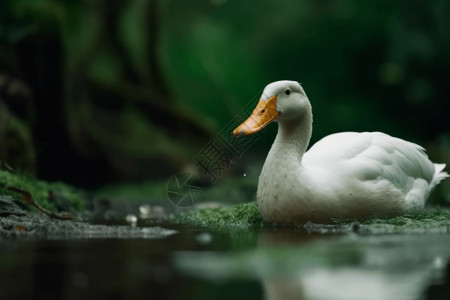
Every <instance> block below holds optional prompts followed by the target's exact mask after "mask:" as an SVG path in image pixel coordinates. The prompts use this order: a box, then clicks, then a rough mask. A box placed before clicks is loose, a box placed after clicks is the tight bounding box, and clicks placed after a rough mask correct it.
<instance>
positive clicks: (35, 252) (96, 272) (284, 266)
mask: <svg viewBox="0 0 450 300" xmlns="http://www.w3.org/2000/svg"><path fill="white" fill-rule="evenodd" d="M99 222H103V223H105V222H106V221H99ZM108 225H109V226H117V225H121V226H127V223H126V222H125V221H122V220H121V221H111V220H109V221H108ZM135 225H136V227H132V226H130V225H128V227H129V228H134V229H130V230H129V231H123V230H118V231H120V232H121V235H119V236H117V235H105V236H98V235H95V234H94V235H92V234H88V230H86V235H85V236H83V235H79V234H77V235H75V236H67V235H66V236H47V237H45V236H40V237H39V238H32V237H29V236H21V237H19V238H17V237H10V238H6V237H3V239H2V240H1V243H0V299H263V298H266V299H436V297H437V296H436V295H444V296H447V295H450V290H449V286H450V284H449V283H448V282H447V283H445V282H446V280H447V281H448V278H447V279H446V277H445V276H448V275H449V274H447V275H446V272H448V271H446V268H448V262H449V258H450V235H448V234H441V233H439V234H383V235H374V234H356V233H346V234H321V233H317V232H312V233H311V231H307V230H305V229H303V228H270V229H264V230H248V229H245V230H244V229H242V230H206V229H204V228H197V227H192V226H183V225H175V224H168V223H164V224H162V223H161V224H157V225H159V226H161V227H162V228H163V229H158V230H157V231H155V230H154V229H153V227H154V226H155V224H154V222H153V221H152V220H148V219H147V220H142V219H140V220H139V222H137V224H135ZM128 227H127V228H128ZM121 228H122V227H121ZM143 229H147V231H148V232H151V234H136V233H135V231H133V230H143ZM116 231H117V230H115V231H114V232H116ZM127 232H128V233H127ZM133 232H134V233H133ZM144 232H146V231H145V230H144ZM436 291H437V292H436ZM433 292H434V293H435V294H433V297H432V298H430V297H431V296H430V297H429V298H427V297H428V296H427V295H428V294H430V293H433ZM436 293H437V294H436ZM442 299H447V298H442Z"/></svg>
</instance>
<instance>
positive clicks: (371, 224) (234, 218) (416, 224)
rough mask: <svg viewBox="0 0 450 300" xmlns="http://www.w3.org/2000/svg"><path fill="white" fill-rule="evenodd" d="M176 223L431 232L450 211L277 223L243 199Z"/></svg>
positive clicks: (445, 222)
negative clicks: (288, 223)
mask: <svg viewBox="0 0 450 300" xmlns="http://www.w3.org/2000/svg"><path fill="white" fill-rule="evenodd" d="M172 219H173V220H175V222H177V223H182V224H191V225H194V226H201V227H206V228H211V229H220V230H222V229H256V228H273V227H292V228H298V227H305V228H306V229H307V230H308V231H310V232H319V233H346V232H352V231H356V232H360V233H363V234H364V233H371V234H386V233H427V232H428V233H430V232H446V231H448V230H449V227H450V211H449V210H446V209H439V208H438V209H434V210H429V211H425V212H424V213H422V214H417V215H405V216H399V217H394V218H376V217H373V218H369V219H367V220H364V221H361V222H358V221H357V220H335V221H334V222H333V224H329V225H328V224H326V225H325V224H313V223H307V224H306V225H303V224H294V225H280V224H274V223H267V222H264V220H263V218H262V216H261V214H260V213H259V210H258V206H257V205H256V203H254V202H252V203H244V204H238V205H235V206H228V207H218V208H202V209H198V210H191V211H187V212H184V213H182V214H180V215H176V216H172Z"/></svg>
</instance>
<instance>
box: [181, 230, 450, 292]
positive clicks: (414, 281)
mask: <svg viewBox="0 0 450 300" xmlns="http://www.w3.org/2000/svg"><path fill="white" fill-rule="evenodd" d="M449 244H450V236H448V235H423V236H420V235H409V236H408V235H389V236H359V235H356V234H350V235H344V236H332V237H326V236H317V235H305V234H304V233H302V232H299V231H298V232H295V231H293V230H292V229H291V230H281V231H280V230H278V231H264V232H261V233H260V236H259V242H258V247H257V248H256V249H252V250H248V251H241V252H232V253H178V254H177V256H176V260H175V262H176V265H177V266H178V267H179V268H180V269H181V270H182V271H184V272H187V273H188V274H191V275H193V276H200V277H202V278H206V279H209V280H211V279H214V278H216V279H220V280H225V279H226V278H259V279H260V280H261V281H262V284H263V286H264V292H265V298H266V299H268V300H275V299H419V298H422V296H423V295H424V293H425V291H426V290H427V287H428V286H429V285H430V284H435V282H439V280H441V281H442V278H443V273H444V269H445V266H446V265H447V263H448V258H449V257H450V248H449V247H448V245H449ZM193 262H195V263H193ZM441 290H442V287H441ZM448 292H449V291H448V289H447V293H446V295H447V294H448Z"/></svg>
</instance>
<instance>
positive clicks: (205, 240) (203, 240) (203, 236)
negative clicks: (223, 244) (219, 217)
mask: <svg viewBox="0 0 450 300" xmlns="http://www.w3.org/2000/svg"><path fill="white" fill-rule="evenodd" d="M195 239H196V240H197V242H199V243H200V244H202V245H207V244H209V243H211V241H212V235H211V234H210V233H208V232H204V233H200V234H198V235H197V236H196V237H195Z"/></svg>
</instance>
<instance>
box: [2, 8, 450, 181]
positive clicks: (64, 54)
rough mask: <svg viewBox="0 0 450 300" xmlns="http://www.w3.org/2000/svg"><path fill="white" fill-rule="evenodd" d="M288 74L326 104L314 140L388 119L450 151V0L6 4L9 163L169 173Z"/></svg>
mask: <svg viewBox="0 0 450 300" xmlns="http://www.w3.org/2000/svg"><path fill="white" fill-rule="evenodd" d="M283 79H290V80H297V81H299V82H301V83H302V84H303V87H304V88H305V91H306V92H307V94H308V96H309V98H310V100H311V103H312V106H313V112H314V131H313V138H312V139H313V140H312V142H315V141H317V140H318V139H320V138H322V137H323V136H325V135H327V134H330V133H333V132H338V131H383V132H386V133H388V134H391V135H395V136H398V137H401V138H404V139H408V140H411V141H413V142H417V143H420V144H421V145H423V146H424V147H426V148H427V150H428V153H429V155H430V156H431V157H432V159H433V160H434V161H437V162H446V163H450V122H449V119H448V118H449V113H450V2H449V1H446V0H432V1H429V0H410V1H391V0H380V1H358V0H334V1H331V0H321V1H318V0H301V1H294V0H291V1H274V0H273V1H253V0H252V1H231V0H211V1H200V0H193V1H170V0H166V1H156V0H151V1H145V0H128V1H124V0H120V1H119V0H115V1H114V0H89V1H88V0H85V1H69V0H68V1H56V0H54V1H52V0H14V1H13V0H11V1H8V0H3V1H1V2H0V161H1V167H2V168H11V169H14V170H21V171H25V172H29V173H32V174H35V175H36V176H38V177H39V178H42V179H46V180H63V181H66V182H69V183H72V184H76V185H80V186H85V187H96V186H99V185H101V184H104V183H107V182H117V181H131V180H141V179H165V178H167V177H168V176H170V175H172V174H173V173H174V172H177V171H178V170H181V169H183V168H185V167H186V166H187V165H189V164H192V157H194V156H195V155H196V154H197V153H198V152H199V151H200V149H202V147H204V145H205V144H206V143H208V141H210V140H212V139H214V138H215V137H216V136H217V134H218V133H219V132H220V131H221V130H223V128H227V124H229V122H230V120H232V119H233V118H234V117H235V116H236V115H239V114H241V113H242V111H243V108H244V107H245V106H247V104H248V103H249V102H250V101H252V100H254V99H255V97H257V96H258V94H259V93H260V92H261V91H262V89H263V88H264V86H265V85H266V84H268V83H270V82H272V81H277V80H283ZM256 100H257V99H256ZM255 104H256V102H255ZM275 131H276V126H275V125H272V126H271V127H270V128H269V132H270V134H264V135H261V138H260V139H258V140H257V142H256V143H255V145H254V146H253V147H252V148H251V150H249V151H250V152H249V153H250V154H249V155H256V156H257V155H262V156H263V155H265V153H266V152H267V151H268V149H269V147H270V144H271V142H272V140H273V138H274V133H275ZM259 163H260V164H262V162H261V161H260V162H259Z"/></svg>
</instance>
